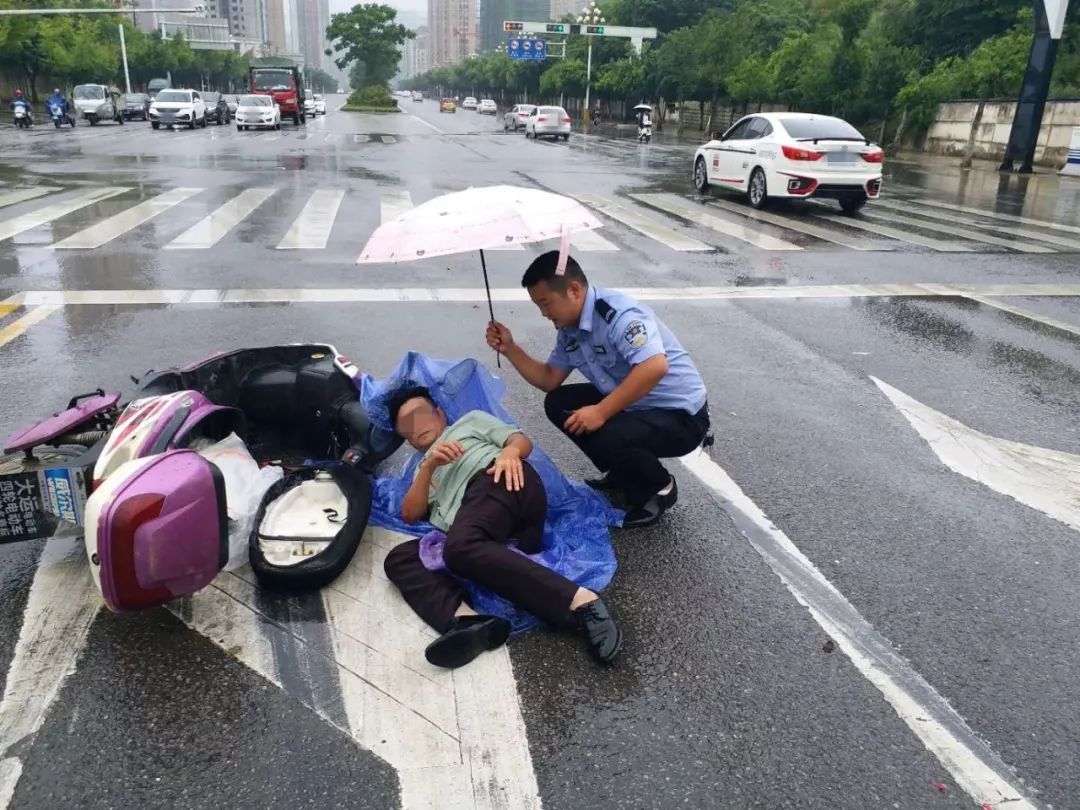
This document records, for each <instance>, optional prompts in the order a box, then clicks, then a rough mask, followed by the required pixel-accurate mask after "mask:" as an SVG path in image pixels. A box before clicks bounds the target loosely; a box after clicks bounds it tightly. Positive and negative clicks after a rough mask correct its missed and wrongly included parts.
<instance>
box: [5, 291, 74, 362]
mask: <svg viewBox="0 0 1080 810" xmlns="http://www.w3.org/2000/svg"><path fill="white" fill-rule="evenodd" d="M17 298H18V296H12V298H9V299H7V300H6V301H0V318H5V317H7V316H8V315H10V314H11V313H12V312H14V311H15V310H17V309H19V308H20V307H21V306H22V304H19V303H14V302H13V300H12V299H17ZM61 309H63V307H58V306H52V305H49V306H38V307H30V308H28V309H27V311H26V314H25V315H23V316H22V317H21V318H17V319H15V320H14V321H12V322H11V323H9V324H8V325H7V326H0V349H2V348H3V347H4V346H6V345H7V344H8V343H10V342H11V341H13V340H14V339H15V338H17V337H18V336H19V335H21V334H22V333H23V332H25V331H26V330H27V329H29V328H30V327H31V326H33V325H34V324H38V323H41V322H42V321H43V320H45V319H46V318H48V317H49V316H50V315H52V314H53V313H54V312H58V311H59V310H61Z"/></svg>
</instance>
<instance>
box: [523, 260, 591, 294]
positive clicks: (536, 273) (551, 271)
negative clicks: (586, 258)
mask: <svg viewBox="0 0 1080 810" xmlns="http://www.w3.org/2000/svg"><path fill="white" fill-rule="evenodd" d="M558 266H559V251H557V250H549V251H548V252H547V253H543V254H541V255H539V256H537V257H536V258H535V259H533V263H532V264H530V265H529V269H528V270H526V271H525V275H523V276H522V277H521V286H522V287H524V288H525V289H527V290H528V289H531V288H533V287H535V286H536V285H537V284H539V283H540V282H541V281H546V282H547V285H548V286H549V287H551V289H552V290H554V291H555V292H557V293H559V294H560V295H561V294H563V293H565V292H566V288H567V287H569V286H570V282H572V281H576V282H577V283H578V284H580V285H581V286H582V287H588V286H589V280H588V279H587V278H585V273H584V271H583V270H582V269H581V265H580V264H578V263H577V262H576V261H575V260H574V257H573V256H567V257H566V272H565V273H563V274H562V275H561V276H560V275H558V274H557V273H556V272H555V270H556V268H558Z"/></svg>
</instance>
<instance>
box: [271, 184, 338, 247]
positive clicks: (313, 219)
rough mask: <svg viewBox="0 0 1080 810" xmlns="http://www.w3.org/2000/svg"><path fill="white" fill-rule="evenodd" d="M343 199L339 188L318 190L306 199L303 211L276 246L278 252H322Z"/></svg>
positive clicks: (328, 239)
mask: <svg viewBox="0 0 1080 810" xmlns="http://www.w3.org/2000/svg"><path fill="white" fill-rule="evenodd" d="M343 199H345V190H344V189H340V188H320V189H316V190H315V192H314V193H313V194H312V195H311V197H310V198H309V199H308V201H307V204H306V205H305V206H304V210H303V211H301V212H300V216H298V217H297V218H296V219H295V220H294V221H293V224H292V227H290V228H289V231H288V233H286V234H285V238H284V239H282V240H281V241H280V242H279V243H278V246H277V249H278V250H322V249H323V248H325V247H326V243H327V242H329V241H330V232H331V231H332V230H333V229H334V221H335V220H336V219H337V214H338V209H339V208H340V207H341V201H342V200H343Z"/></svg>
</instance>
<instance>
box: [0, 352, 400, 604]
mask: <svg viewBox="0 0 1080 810" xmlns="http://www.w3.org/2000/svg"><path fill="white" fill-rule="evenodd" d="M358 376H359V370H358V369H357V368H356V366H354V365H352V364H351V363H350V362H349V361H348V360H347V359H346V358H345V357H343V356H342V355H340V354H339V353H338V351H337V350H336V349H335V348H334V347H333V346H331V345H328V344H303V345H289V346H272V347H266V348H258V349H244V350H238V351H232V352H226V353H223V354H219V355H215V356H213V357H211V358H208V359H206V360H203V361H201V362H199V363H196V364H194V365H191V366H186V367H183V368H177V369H170V370H167V371H163V372H158V373H153V372H152V373H150V374H149V375H147V377H146V378H144V380H142V381H140V382H139V391H138V394H137V396H136V398H135V399H133V400H132V401H131V402H129V403H127V404H126V405H124V406H121V404H120V395H119V394H115V393H106V392H105V391H103V390H97V391H94V392H91V393H89V394H82V395H79V396H76V397H74V398H73V399H72V400H71V401H70V402H69V403H68V407H67V408H66V409H65V410H63V411H61V412H59V413H57V414H54V415H53V416H52V417H49V418H48V419H45V420H42V421H40V422H38V423H36V424H34V425H31V426H30V427H27V428H25V429H23V430H21V431H19V432H17V433H16V434H15V435H13V436H12V437H11V438H10V439H9V440H8V442H7V443H6V445H5V447H4V453H5V454H6V455H3V456H0V516H2V521H0V542H5V541H12V540H29V539H35V538H41V537H48V536H51V535H52V534H53V533H55V532H56V531H57V530H61V531H69V532H71V531H80V530H81V531H82V533H83V536H84V538H85V542H86V547H87V554H88V557H89V560H90V567H91V571H92V573H93V576H94V579H95V582H96V583H97V584H98V586H99V588H100V590H101V593H102V597H103V599H104V601H105V604H106V605H107V606H108V607H109V608H111V609H112V610H114V611H117V612H127V611H133V610H139V609H143V608H147V607H151V606H154V605H160V604H163V603H165V602H167V601H169V600H171V599H174V598H177V597H179V596H185V595H188V594H191V593H194V592H195V591H198V590H199V589H201V588H203V587H205V586H206V585H208V584H209V583H210V581H211V580H212V579H213V578H214V577H215V576H216V575H217V573H218V572H219V571H221V570H222V569H223V568H224V567H225V565H226V563H227V561H228V559H229V556H230V555H229V550H230V534H231V535H232V537H233V539H234V540H235V539H236V536H237V529H238V528H239V529H240V530H241V533H242V534H241V539H242V542H243V543H244V544H245V545H246V550H247V557H248V562H249V563H250V564H251V567H252V570H253V572H254V574H255V576H256V577H257V579H258V581H259V583H260V585H261V586H263V587H265V588H271V589H280V590H310V589H316V588H320V587H322V586H324V585H326V584H327V583H329V582H331V581H332V580H333V579H334V578H335V577H336V576H337V575H338V574H340V573H341V571H342V570H344V568H345V566H347V565H348V563H349V561H350V560H351V559H352V557H353V554H354V553H355V551H356V549H357V546H358V545H359V542H360V538H361V536H362V534H363V531H364V528H365V527H366V525H367V521H368V518H369V515H370V509H371V483H370V479H369V476H370V475H371V474H372V473H374V471H375V469H376V467H377V465H378V464H379V463H380V462H381V461H383V460H385V459H386V458H387V457H388V456H390V455H391V454H392V453H393V452H394V451H395V450H397V448H398V447H399V446H400V444H401V440H400V438H399V437H397V436H396V435H394V434H393V433H390V432H388V431H385V430H382V429H380V428H377V427H375V426H374V425H373V424H372V423H371V422H370V421H369V420H368V418H367V416H366V414H365V413H364V410H363V408H362V407H361V405H360V402H359V396H358V390H357V387H356V383H355V380H356V378H357V377H358ZM260 466H261V468H262V472H265V471H266V469H267V468H268V467H273V468H275V469H277V470H279V472H278V474H277V475H276V476H274V475H271V476H262V475H259V476H258V477H259V478H260V480H262V481H263V486H261V488H260V489H258V491H257V492H255V498H256V500H255V501H254V502H253V503H252V504H251V508H250V510H249V511H250V514H248V513H247V512H245V515H246V517H247V518H248V519H249V520H250V526H249V525H247V524H244V523H242V522H241V520H240V515H239V513H238V511H237V510H238V506H239V498H237V499H236V501H237V502H235V503H234V498H233V497H232V496H233V495H234V494H236V493H246V495H245V497H247V498H250V496H251V494H252V492H253V490H252V489H251V486H250V480H249V478H248V476H251V475H252V474H253V472H254V471H256V470H259V468H260ZM271 479H273V480H272V482H271Z"/></svg>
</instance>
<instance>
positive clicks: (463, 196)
mask: <svg viewBox="0 0 1080 810" xmlns="http://www.w3.org/2000/svg"><path fill="white" fill-rule="evenodd" d="M602 226H603V223H602V222H600V220H598V219H597V218H596V217H595V216H593V214H592V212H590V211H589V210H588V209H587V208H586V207H585V206H583V205H582V204H581V203H579V202H578V201H577V200H573V199H571V198H569V197H563V196H562V195H560V194H552V193H551V192H550V191H540V190H538V189H531V188H520V187H517V186H483V187H480V188H469V189H466V190H465V191H456V192H453V193H451V194H444V195H443V196H441V197H436V198H435V199H433V200H429V201H428V202H426V203H424V204H423V205H419V206H417V207H416V208H413V209H411V210H409V211H406V212H405V213H404V214H401V215H399V216H397V217H395V218H394V219H392V220H390V221H389V222H387V223H384V224H383V225H381V226H380V227H379V228H377V229H376V231H375V233H373V234H372V235H371V238H370V239H368V241H367V244H366V245H364V249H363V250H362V251H360V258H359V259H358V260H357V264H375V263H381V262H411V261H416V260H418V259H430V258H433V257H435V256H447V255H450V254H453V253H465V252H467V251H470V250H478V251H479V252H480V267H481V269H482V270H483V273H484V288H485V290H487V299H488V313H489V314H490V315H491V319H492V320H495V309H494V307H492V305H491V285H490V283H489V282H488V274H487V262H486V261H485V259H484V250H485V249H491V248H498V247H506V246H508V245H519V244H525V243H529V242H542V241H544V240H546V239H555V238H559V239H560V240H561V242H560V248H559V253H560V256H559V272H562V270H563V268H565V266H566V256H567V253H568V251H569V248H570V235H571V234H573V233H577V232H580V231H591V230H594V229H596V228H600V227H602Z"/></svg>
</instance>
